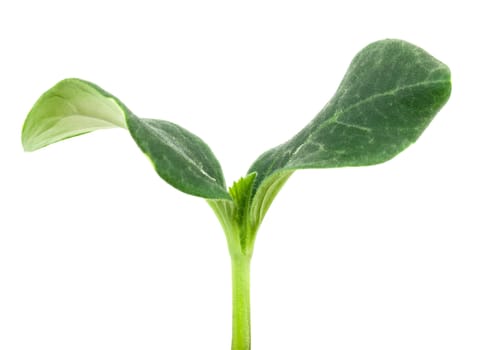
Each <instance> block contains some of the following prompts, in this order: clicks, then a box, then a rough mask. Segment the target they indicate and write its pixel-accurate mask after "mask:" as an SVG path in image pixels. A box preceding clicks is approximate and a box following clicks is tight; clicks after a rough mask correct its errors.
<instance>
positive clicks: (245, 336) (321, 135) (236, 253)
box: [22, 40, 451, 350]
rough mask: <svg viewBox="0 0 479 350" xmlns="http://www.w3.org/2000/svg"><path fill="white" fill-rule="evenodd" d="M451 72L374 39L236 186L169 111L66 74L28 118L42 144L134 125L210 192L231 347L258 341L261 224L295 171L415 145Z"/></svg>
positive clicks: (353, 162)
mask: <svg viewBox="0 0 479 350" xmlns="http://www.w3.org/2000/svg"><path fill="white" fill-rule="evenodd" d="M450 92H451V82H450V72H449V69H448V67H447V66H446V65H444V64H443V63H441V62H439V61H438V60H436V59H435V58H433V57H432V56H430V55H429V54H428V53H426V52H425V51H424V50H422V49H420V48H418V47H416V46H414V45H412V44H409V43H407V42H404V41H400V40H382V41H378V42H375V43H372V44H370V45H369V46H367V47H366V48H364V49H363V50H362V51H361V52H359V54H357V56H356V57H355V58H354V59H353V61H352V63H351V65H350V67H349V69H348V71H347V72H346V75H345V76H344V78H343V80H342V82H341V84H340V85H339V88H338V90H337V92H336V94H335V95H334V96H333V98H332V99H331V100H330V101H329V102H328V103H327V104H326V106H325V107H324V108H323V109H322V110H321V112H319V114H318V115H317V116H316V117H315V118H314V119H313V120H312V121H311V122H310V123H309V124H308V125H307V126H306V127H305V128H304V129H302V130H301V131H300V132H298V133H297V134H296V135H294V136H293V137H292V138H291V139H290V140H289V141H287V142H285V143H283V144H281V145H279V146H277V147H275V148H273V149H270V150H269V151H267V152H265V153H263V154H262V155H261V156H260V157H259V158H258V159H257V160H256V161H255V162H254V163H253V165H252V166H251V167H250V169H249V170H248V172H247V174H246V176H245V177H243V178H241V179H240V180H238V181H237V182H235V183H234V184H233V186H232V187H231V188H229V190H228V189H227V188H226V186H225V180H224V178H223V173H222V170H221V167H220V164H219V162H218V160H217V159H216V158H215V156H214V155H213V153H212V151H211V150H210V148H209V147H208V146H207V145H206V144H205V143H204V142H203V141H202V140H201V139H200V138H199V137H197V136H196V135H194V134H192V133H190V132H189V131H187V130H185V129H183V128H182V127H180V126H178V125H176V124H173V123H171V122H168V121H164V120H156V119H142V118H138V117H137V116H136V115H135V114H133V113H132V112H131V111H130V110H129V109H128V108H127V107H126V106H125V105H124V104H123V103H122V102H121V101H120V100H119V99H117V98H116V97H114V96H113V95H111V94H110V93H108V92H106V91H105V90H103V89H101V88H100V87H98V86H97V85H95V84H92V83H89V82H87V81H84V80H80V79H66V80H63V81H61V82H59V83H58V84H57V85H55V86H54V87H52V88H51V89H50V90H48V91H47V92H45V93H44V94H43V95H42V96H41V97H40V99H39V100H38V101H37V102H36V103H35V105H34V106H33V108H32V110H31V111H30V113H29V114H28V116H27V119H26V121H25V124H24V126H23V133H22V142H23V147H24V149H25V150H26V151H34V150H37V149H39V148H42V147H44V146H47V145H49V144H52V143H54V142H57V141H60V140H64V139H67V138H70V137H73V136H77V135H81V134H85V133H88V132H91V131H94V130H98V129H105V128H112V127H120V128H124V129H126V130H128V131H129V133H130V135H131V136H132V137H133V139H134V140H135V142H136V143H137V145H138V146H139V148H140V149H141V150H142V151H143V153H144V154H145V155H146V156H147V157H148V158H149V159H150V161H151V163H152V164H153V166H154V168H155V170H156V172H157V173H158V175H159V176H160V177H161V178H163V179H164V180H165V181H166V182H168V183H169V184H170V185H172V186H173V187H175V188H176V189H178V190H180V191H182V192H185V193H187V194H191V195H194V196H198V197H202V198H205V199H206V201H207V202H208V204H209V205H210V206H211V208H212V209H213V211H214V212H215V214H216V216H217V217H218V219H219V221H220V223H221V225H222V227H223V230H224V232H225V234H226V239H227V243H228V248H229V252H230V255H231V264H232V274H233V340H232V349H233V350H247V349H250V348H251V331H250V292H249V283H250V261H251V257H252V255H253V247H254V242H255V238H256V234H257V232H258V228H259V226H260V224H261V222H262V220H263V218H264V216H265V214H266V212H267V211H268V208H269V207H270V205H271V203H272V201H273V199H274V198H275V196H276V194H277V193H278V192H279V190H280V189H281V187H282V186H283V185H284V184H285V182H286V181H287V180H288V178H289V177H290V176H291V174H293V172H294V171H295V170H298V169H307V168H336V167H346V166H366V165H373V164H378V163H382V162H385V161H387V160H389V159H391V158H393V157H394V156H396V155H397V154H398V153H400V152H401V151H402V150H404V149H405V148H406V147H408V146H409V145H410V144H412V143H413V142H415V141H416V140H417V138H418V137H419V135H421V133H422V132H423V131H424V129H425V128H426V127H427V125H428V124H429V123H430V122H431V120H432V118H433V117H434V115H435V114H436V113H437V112H438V111H439V110H440V109H441V107H442V106H443V105H444V104H445V103H446V101H447V99H448V98H449V95H450Z"/></svg>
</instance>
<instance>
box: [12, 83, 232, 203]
mask: <svg viewBox="0 0 479 350" xmlns="http://www.w3.org/2000/svg"><path fill="white" fill-rule="evenodd" d="M112 127H121V128H125V129H127V130H129V132H130V134H131V136H132V137H133V139H134V140H135V142H136V143H137V145H138V146H139V147H140V149H141V150H142V151H143V153H145V155H146V156H147V157H148V158H149V159H150V160H151V162H152V164H153V166H154V167H155V169H156V171H157V173H158V175H160V176H161V177H162V178H163V179H164V180H165V181H166V182H168V183H169V184H170V185H172V186H173V187H175V188H177V189H178V190H180V191H183V192H185V193H188V194H192V195H195V196H199V197H203V198H212V199H229V198H230V197H229V194H228V192H227V190H226V186H225V181H224V177H223V172H222V170H221V166H220V164H219V162H218V160H217V159H216V157H215V156H214V155H213V153H212V151H211V150H210V148H209V147H208V145H206V143H204V142H203V141H202V140H201V139H200V138H199V137H197V136H196V135H194V134H192V133H190V132H189V131H187V130H185V129H184V128H182V127H180V126H178V125H176V124H173V123H170V122H167V121H164V120H154V119H141V118H138V117H136V116H135V115H134V114H133V113H132V112H131V111H130V110H129V109H128V108H127V107H126V106H125V105H124V104H123V103H122V102H121V101H120V100H118V99H117V98H116V97H114V96H113V95H111V94H109V93H108V92H106V91H105V90H103V89H101V88H100V87H98V86H96V85H95V84H92V83H89V82H87V81H84V80H80V79H66V80H63V81H61V82H59V83H58V84H57V85H55V86H54V87H53V88H51V89H50V90H48V91H47V92H45V93H44V94H43V95H42V96H41V97H40V99H39V100H38V101H37V102H36V103H35V105H34V106H33V108H32V110H31V111H30V113H29V114H28V116H27V119H26V120H25V123H24V126H23V131H22V143H23V147H24V149H25V150H26V151H34V150H37V149H39V148H42V147H45V146H47V145H49V144H52V143H55V142H58V141H61V140H63V139H66V138H70V137H73V136H77V135H81V134H85V133H88V132H91V131H94V130H99V129H105V128H112Z"/></svg>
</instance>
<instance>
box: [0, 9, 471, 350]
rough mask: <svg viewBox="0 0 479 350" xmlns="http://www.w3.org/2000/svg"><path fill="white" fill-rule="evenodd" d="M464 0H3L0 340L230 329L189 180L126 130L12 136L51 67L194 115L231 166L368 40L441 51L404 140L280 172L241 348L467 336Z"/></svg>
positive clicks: (75, 340)
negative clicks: (436, 73)
mask: <svg viewBox="0 0 479 350" xmlns="http://www.w3.org/2000/svg"><path fill="white" fill-rule="evenodd" d="M473 3H474V2H473V1H470V2H467V1H457V0H456V1H434V2H432V1H431V2H427V1H419V0H415V1H395V2H388V1H354V2H353V1H351V2H344V1H334V2H333V1H330V2H320V1H311V2H304V1H294V2H293V1H291V2H282V1H271V2H267V1H243V2H231V1H216V2H215V1H189V2H185V1H171V2H166V1H157V2H154V1H151V2H146V1H139V0H137V1H134V2H123V1H115V2H113V1H112V2H106V1H98V0H97V1H75V2H71V1H15V2H13V1H10V2H7V1H5V2H2V4H1V5H0V38H1V40H0V105H1V117H0V118H1V128H0V135H1V136H0V159H1V163H0V164H1V169H0V207H1V208H0V209H1V210H0V349H1V350H17V349H18V350H20V349H21V350H33V349H49V350H56V349H58V350H60V349H61V350H75V349H82V350H83V349H88V350H100V349H101V350H108V349H115V350H121V349H142V350H149V349H172V350H173V349H209V350H211V349H212V350H215V349H218V350H225V349H229V347H230V327H231V325H230V318H231V309H230V308H231V306H230V305H231V300H230V270H229V257H228V252H227V248H226V244H225V240H224V237H223V233H222V232H221V229H220V226H219V224H218V223H217V222H216V219H215V217H214V215H213V213H212V212H211V210H210V208H208V206H207V205H206V204H205V203H204V201H203V200H202V199H198V198H195V197H191V196H187V195H184V194H182V193H180V192H177V191H176V190H174V189H173V188H171V187H169V186H168V185H167V184H166V183H165V182H163V181H162V180H161V179H159V178H158V177H157V175H156V173H155V172H154V171H153V170H152V168H151V166H150V164H149V162H148V161H147V160H145V158H144V157H143V155H142V154H141V152H139V150H138V149H137V148H136V146H135V145H134V144H133V141H132V140H131V139H130V137H129V136H128V135H127V133H126V132H125V131H124V130H108V131H100V132H95V133H92V134H89V135H85V136H82V137H79V138H74V139H71V140H68V141H65V142H61V143H58V144H55V145H53V146H51V147H48V148H45V149H42V150H40V151H38V152H35V153H31V154H27V153H23V151H22V148H21V144H20V131H21V125H22V122H23V120H24V118H25V116H26V114H27V113H28V111H29V109H30V108H31V106H32V104H33V103H34V102H35V100H36V99H37V98H38V97H39V96H40V94H41V93H42V92H44V91H45V90H47V89H48V88H50V87H51V86H53V85H54V84H55V83H56V82H57V81H59V80H61V79H63V78H66V77H79V78H83V79H87V80H90V81H93V82H95V83H97V84H98V85H100V86H102V87H103V88H105V89H106V90H108V91H110V92H111V93H113V94H115V95H116V96H118V97H119V98H120V99H122V100H123V101H124V102H125V103H126V104H127V105H128V106H129V107H130V109H131V110H133V111H134V112H135V113H136V114H137V115H139V116H141V117H147V118H148V117H149V118H160V119H167V120H171V121H173V122H176V123H178V124H180V125H182V126H184V127H185V128H187V129H189V130H191V131H192V132H194V133H196V134H197V135H199V136H200V137H202V138H203V139H204V140H205V141H206V142H207V143H208V144H209V145H210V146H211V148H212V149H213V151H214V152H215V154H216V155H217V157H218V159H219V160H220V161H221V163H222V166H223V170H224V173H225V176H226V178H227V181H228V183H229V184H231V183H232V182H233V181H234V180H236V179H237V178H239V177H240V176H241V175H244V173H245V171H246V169H247V168H248V167H249V165H250V164H251V163H252V162H253V160H254V159H256V157H257V156H258V155H259V154H260V153H262V152H263V151H265V150H266V149H268V148H270V147H273V146H275V145H277V144H279V143H281V142H283V141H285V140H287V139H288V138H289V137H291V136H292V135H293V134H294V133H295V132H296V131H298V130H299V129H301V128H302V127H303V126H304V125H305V124H306V123H307V122H309V120H310V119H311V118H313V117H314V116H315V114H316V113H317V112H318V111H319V110H320V109H321V108H322V107H323V105H324V104H325V103H326V102H327V101H328V99H329V98H330V97H331V96H332V95H333V93H334V92H335V89H336V87H337V85H338V84H339V82H340V80H341V78H342V76H343V74H344V72H345V71H346V68H347V66H348V64H349V62H350V60H351V59H352V57H353V56H354V55H355V54H356V53H357V52H358V51H359V50H360V49H361V48H363V47H364V46H365V45H367V44H368V43H370V42H372V41H375V40H379V39H383V38H401V39H404V40H408V41H410V42H412V43H414V44H416V45H419V46H421V47H423V48H424V49H426V50H427V51H428V52H430V53H431V54H432V55H434V56H436V57H437V58H438V59H440V60H442V61H443V62H445V63H447V64H448V65H449V67H450V68H451V71H452V74H453V93H452V96H451V99H450V101H449V103H448V104H447V105H446V106H445V107H444V109H443V110H442V111H441V112H440V113H439V114H438V115H437V117H436V119H435V120H434V121H433V123H432V124H431V125H430V127H429V128H428V129H427V130H426V132H425V133H424V134H423V136H422V137H421V138H420V140H419V141H418V142H417V143H416V144H415V145H413V146H411V147H410V148H409V149H407V150H406V151H405V152H404V153H402V154H401V155H399V156H398V157H396V158H395V159H394V160H392V161H390V162H388V163H386V164H383V165H379V166H374V167H369V168H345V169H333V170H311V171H300V172H297V173H296V174H295V175H294V176H293V177H292V178H291V180H290V181H289V182H288V183H287V185H286V186H285V188H284V189H283V191H282V192H281V193H280V195H279V196H278V197H277V199H276V201H275V203H274V204H273V206H272V208H271V210H270V212H269V213H268V215H267V217H266V219H265V221H264V224H263V226H262V227H261V230H260V232H259V236H258V239H257V244H256V250H255V256H254V258H253V263H252V282H251V283H252V329H253V349H254V350H271V349H301V350H303V349H304V350H309V349H325V350H326V349H327V350H343V349H348V350H350V349H368V350H374V349H378V350H379V349H381V350H390V349H391V350H393V349H398V350H399V349H401V350H403V349H408V350H425V349H434V350H440V349H461V350H472V349H475V350H477V349H478V348H479V280H478V277H479V224H478V217H477V211H478V198H479V186H478V179H479V171H478V170H477V163H478V148H479V140H478V127H479V122H478V116H477V114H478V113H477V100H478V97H477V96H478V88H477V80H478V71H477V63H478V62H479V54H478V53H479V49H478V41H477V32H478V30H479V28H478V27H479V25H478V24H477V11H476V10H474V9H473Z"/></svg>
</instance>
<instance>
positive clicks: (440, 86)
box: [248, 39, 451, 193]
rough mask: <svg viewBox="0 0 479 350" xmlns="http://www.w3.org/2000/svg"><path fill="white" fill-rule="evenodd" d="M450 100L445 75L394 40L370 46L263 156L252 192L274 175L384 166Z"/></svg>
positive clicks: (442, 69) (428, 58) (413, 48)
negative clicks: (300, 124)
mask: <svg viewBox="0 0 479 350" xmlns="http://www.w3.org/2000/svg"><path fill="white" fill-rule="evenodd" d="M450 92H451V80H450V72H449V69H448V67H447V66H446V65H445V64H443V63H442V62H440V61H438V60H437V59H435V58H434V57H432V56H431V55H429V54H428V53H427V52H425V51H424V50H422V49H421V48H419V47H416V46H414V45H412V44H409V43H407V42H404V41H401V40H390V39H388V40H382V41H378V42H375V43H372V44H370V45H369V46H367V47H366V48H364V49H363V50H362V51H361V52H359V54H358V55H357V56H356V57H355V58H354V59H353V61H352V63H351V65H350V67H349V69H348V71H347V73H346V75H345V76H344V78H343V80H342V82H341V84H340V85H339V88H338V90H337V92H336V94H335V95H334V96H333V98H332V99H331V100H330V101H329V103H328V104H327V105H326V106H325V107H324V108H323V110H322V111H321V112H320V113H319V114H318V115H317V116H316V117H315V118H314V119H313V120H312V121H311V122H310V123H309V124H308V125H307V126H306V127H305V128H304V129H303V130H301V131H300V132H299V133H298V134H296V135H295V136H294V137H293V138H291V139H290V140H289V141H287V142H286V143H283V144H281V145H279V146H277V147H275V148H273V149H271V150H269V151H267V152H265V153H263V154H262V155H261V156H260V157H259V158H258V159H257V160H256V161H255V162H254V163H253V165H252V166H251V168H250V169H249V171H248V173H252V172H255V173H256V174H257V176H256V183H255V192H256V193H258V192H260V187H261V185H262V184H263V183H264V182H265V181H266V179H267V178H268V177H270V176H272V175H273V174H277V173H282V172H285V173H287V172H288V171H292V170H296V169H307V168H335V167H345V166H365V165H373V164H378V163H382V162H385V161H387V160H389V159H391V158H393V157H394V156H396V155H397V154H398V153H400V152H401V151H402V150H404V149H405V148H406V147H408V146H409V145H410V144H412V143H413V142H415V141H416V140H417V138H418V137H419V136H420V135H421V133H422V132H423V131H424V129H425V128H426V127H427V125H428V124H429V123H430V122H431V120H432V118H433V117H434V115H435V114H436V113H437V112H438V111H439V110H440V109H441V107H442V106H443V105H444V104H445V103H446V101H447V99H448V98H449V95H450Z"/></svg>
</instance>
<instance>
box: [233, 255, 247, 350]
mask: <svg viewBox="0 0 479 350" xmlns="http://www.w3.org/2000/svg"><path fill="white" fill-rule="evenodd" d="M250 261H251V257H250V256H247V255H236V256H232V257H231V268H232V274H233V341H232V344H231V350H250V349H251V325H250V323H251V320H250V298H249V272H250Z"/></svg>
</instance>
